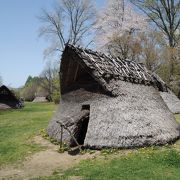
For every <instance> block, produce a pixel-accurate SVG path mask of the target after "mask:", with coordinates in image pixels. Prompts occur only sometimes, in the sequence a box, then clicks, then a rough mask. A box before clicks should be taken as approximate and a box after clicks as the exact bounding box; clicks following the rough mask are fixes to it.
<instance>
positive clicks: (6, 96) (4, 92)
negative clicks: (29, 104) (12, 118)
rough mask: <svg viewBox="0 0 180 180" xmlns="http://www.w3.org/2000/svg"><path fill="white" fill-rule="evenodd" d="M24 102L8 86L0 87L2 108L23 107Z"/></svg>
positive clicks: (0, 104) (0, 106) (0, 105)
mask: <svg viewBox="0 0 180 180" xmlns="http://www.w3.org/2000/svg"><path fill="white" fill-rule="evenodd" d="M22 106H23V104H22V102H21V101H20V100H18V98H17V97H16V96H15V95H14V93H12V92H11V91H10V90H9V89H8V88H7V87H6V86H4V85H3V86H1V87H0V109H10V108H21V107H22Z"/></svg>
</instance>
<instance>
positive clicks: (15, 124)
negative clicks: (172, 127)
mask: <svg viewBox="0 0 180 180" xmlns="http://www.w3.org/2000/svg"><path fill="white" fill-rule="evenodd" d="M54 109H55V106H54V104H51V103H26V106H25V108H23V109H21V110H8V111H0V165H1V166H2V165H7V164H11V163H14V164H16V163H17V162H22V160H23V159H24V157H26V156H28V155H29V154H32V153H33V152H36V151H39V150H42V149H43V147H41V146H40V145H38V144H34V143H32V141H31V140H32V138H33V137H34V136H35V135H36V134H38V133H39V131H40V130H41V129H43V128H46V127H47V125H48V121H49V120H50V118H51V116H52V113H53V111H54ZM175 117H176V119H177V121H178V122H180V114H177V115H175ZM179 149H180V141H177V142H176V144H175V145H166V146H163V147H156V146H155V147H149V148H141V149H135V150H128V151H127V152H128V153H126V155H125V154H123V153H124V152H126V150H118V151H116V153H109V152H110V150H107V151H106V150H105V151H102V153H101V155H100V156H99V157H97V158H95V159H91V160H84V161H81V162H80V163H79V164H78V165H76V166H75V167H73V168H71V169H69V170H67V171H65V172H63V171H61V170H58V169H57V170H55V171H54V173H53V174H52V175H51V176H50V177H40V178H38V179H47V180H49V179H53V180H54V179H57V180H59V179H63V180H64V179H69V177H70V176H73V177H74V176H78V177H80V178H82V179H89V180H90V179H93V180H94V179H98V180H101V179H102V180H109V179H115V180H116V179H118V180H119V179H122V180H126V179H127V180H129V179H133V180H134V179H135V180H136V179H137V180H141V179H142V180H144V179H153V180H154V179H155V180H156V179H157V180H160V179H161V180H164V179H172V180H176V179H177V180H179V177H180V152H179ZM104 152H105V153H104Z"/></svg>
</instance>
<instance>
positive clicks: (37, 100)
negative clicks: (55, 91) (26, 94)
mask: <svg viewBox="0 0 180 180" xmlns="http://www.w3.org/2000/svg"><path fill="white" fill-rule="evenodd" d="M33 102H34V103H37V102H41V103H42V102H48V100H47V98H46V97H35V98H34V100H33Z"/></svg>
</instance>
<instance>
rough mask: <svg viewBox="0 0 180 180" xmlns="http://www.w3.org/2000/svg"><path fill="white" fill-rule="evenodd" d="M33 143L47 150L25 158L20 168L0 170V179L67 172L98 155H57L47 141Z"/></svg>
mask: <svg viewBox="0 0 180 180" xmlns="http://www.w3.org/2000/svg"><path fill="white" fill-rule="evenodd" d="M34 142H35V143H38V144H41V145H43V146H47V147H48V148H47V150H45V151H41V152H38V153H35V154H34V155H32V156H30V157H27V158H26V160H25V161H24V162H23V163H22V165H21V166H20V167H18V168H17V167H16V168H15V167H13V166H11V167H10V166H8V167H6V168H4V169H0V179H13V180H14V179H17V180H19V179H23V180H24V179H25V180H26V179H29V178H35V177H39V176H50V175H51V174H52V173H53V171H54V170H56V169H57V168H58V169H62V170H67V169H69V168H71V167H72V166H74V165H75V164H76V163H78V162H79V161H80V160H83V159H89V158H93V157H94V156H97V155H98V152H97V153H95V154H85V155H76V156H71V155H69V154H68V153H67V152H65V153H62V154H60V153H58V152H57V150H58V146H56V145H53V144H51V143H50V142H49V141H47V140H45V139H43V138H42V137H40V136H37V137H35V138H34Z"/></svg>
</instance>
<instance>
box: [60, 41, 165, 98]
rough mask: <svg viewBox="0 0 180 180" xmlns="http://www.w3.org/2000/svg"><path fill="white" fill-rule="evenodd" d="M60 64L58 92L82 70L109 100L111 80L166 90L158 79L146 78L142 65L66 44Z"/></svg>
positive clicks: (112, 93)
mask: <svg viewBox="0 0 180 180" xmlns="http://www.w3.org/2000/svg"><path fill="white" fill-rule="evenodd" d="M62 59H66V61H62V62H61V69H60V72H61V75H62V77H61V89H62V93H64V92H67V90H68V87H69V86H71V85H72V83H73V82H75V81H76V78H77V75H78V71H79V69H80V68H82V67H83V69H85V71H87V72H88V73H89V74H90V75H91V76H92V77H93V78H94V79H95V80H96V81H97V82H98V83H99V84H100V85H101V86H102V87H103V88H104V90H105V91H106V92H108V93H110V94H111V95H113V96H117V95H118V94H117V92H116V89H113V87H112V86H110V85H109V82H110V81H111V80H122V81H126V82H132V83H135V84H144V85H147V86H149V85H151V86H154V87H157V88H158V89H159V90H162V91H166V86H165V84H163V83H162V82H161V81H160V79H159V78H158V76H156V75H155V74H150V73H149V72H148V70H147V69H146V67H145V66H144V65H143V64H139V63H136V62H134V61H129V60H120V59H119V58H116V57H110V56H107V55H105V54H102V53H99V52H95V51H92V50H90V49H83V48H80V47H75V46H73V45H70V44H67V45H66V48H65V50H64V52H63V55H62Z"/></svg>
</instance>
